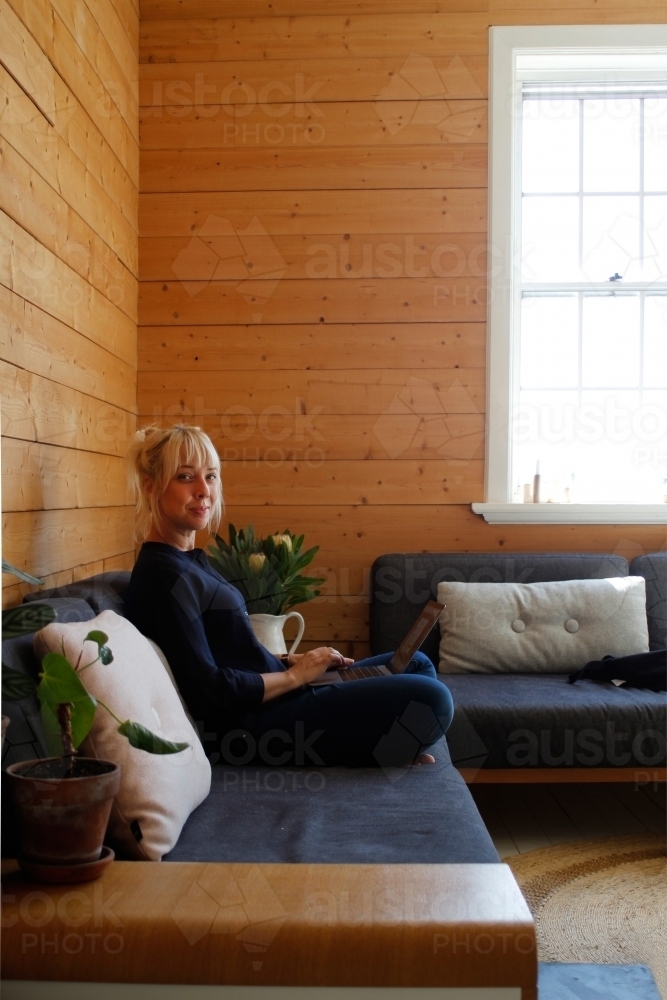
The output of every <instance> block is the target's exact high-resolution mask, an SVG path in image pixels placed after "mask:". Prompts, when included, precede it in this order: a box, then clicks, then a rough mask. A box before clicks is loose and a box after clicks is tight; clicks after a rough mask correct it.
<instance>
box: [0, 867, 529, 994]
mask: <svg viewBox="0 0 667 1000" xmlns="http://www.w3.org/2000/svg"><path fill="white" fill-rule="evenodd" d="M3 882H4V885H5V891H6V893H7V894H8V897H7V903H6V904H5V914H4V915H5V918H6V920H5V922H6V924H7V930H6V931H5V933H4V935H3V962H4V975H5V976H6V977H7V978H11V979H27V978H31V979H35V978H37V979H61V980H74V981H84V982H91V981H92V982H95V981H98V982H100V981H101V982H130V981H131V982H152V983H162V982H166V983H193V984H195V983H202V984H210V985H213V984H219V983H234V984H239V985H242V984H252V985H254V986H262V985H281V984H283V985H286V986H303V985H309V986H317V985H326V986H375V987H397V986H398V987H401V986H402V987H418V986H427V987H445V986H480V987H481V986H514V987H526V988H527V989H533V988H534V986H535V983H536V980H537V954H536V946H535V928H534V925H533V921H532V918H531V916H530V912H529V910H528V907H527V905H526V903H525V901H524V899H523V897H522V895H521V893H520V891H519V888H518V886H517V884H516V882H515V880H514V878H513V876H512V874H511V871H510V869H509V868H508V867H507V866H506V865H500V864H498V865H488V864H487V865H473V864H470V865H305V864H300V865H278V864H268V865H267V864H264V865H250V864H230V865H223V864H209V865H206V864H202V863H194V864H183V863H178V862H172V863H170V864H168V865H155V864H151V863H150V862H123V861H119V862H114V864H113V865H111V866H110V867H109V868H108V869H107V870H106V871H105V872H104V874H103V875H102V878H101V879H100V880H99V881H98V882H97V883H94V884H93V885H82V886H81V887H80V891H79V894H78V895H79V901H80V903H81V902H82V903H83V906H84V912H87V911H88V910H89V908H90V907H92V906H93V905H94V903H93V894H94V891H95V888H96V889H97V891H98V893H103V894H104V895H103V898H104V900H106V901H108V900H110V899H113V900H114V902H113V908H111V906H109V907H108V908H107V909H102V910H101V912H99V928H98V929H99V932H100V933H101V934H102V935H103V937H104V935H105V934H107V933H110V932H111V930H112V929H113V932H114V933H116V934H119V935H120V936H121V939H122V942H123V948H122V950H119V952H118V953H117V954H115V955H108V954H105V953H104V952H102V953H101V954H100V955H95V956H89V955H87V954H86V951H85V950H84V951H81V952H80V953H79V954H78V955H76V956H75V957H74V956H70V955H66V954H64V953H63V951H62V950H61V952H60V953H59V954H57V955H53V953H51V952H48V953H47V954H45V955H44V956H41V955H40V956H31V957H30V960H28V959H27V957H26V956H25V954H22V951H21V948H20V941H21V940H22V939H21V934H23V933H25V931H26V928H27V926H28V924H27V923H26V922H24V920H25V918H22V917H21V916H20V914H21V912H22V910H21V905H22V903H23V901H24V899H25V897H26V896H27V895H28V893H30V892H31V891H33V892H34V889H33V886H32V884H30V883H28V882H27V881H26V880H25V879H23V878H21V876H20V875H19V874H18V872H17V873H16V874H11V873H10V872H9V871H7V872H6V873H5V875H4V878H3ZM93 886H94V887H93ZM239 886H245V887H246V889H247V890H248V892H252V894H253V897H252V898H253V899H256V900H257V906H258V909H259V912H260V913H263V914H265V913H272V914H274V920H275V921H276V923H275V928H276V933H275V935H274V936H275V941H273V937H272V938H271V943H270V944H269V947H268V949H267V950H265V951H264V952H263V954H262V964H261V966H260V967H257V965H255V966H253V963H252V961H251V958H252V956H251V955H249V954H248V952H247V951H246V949H245V947H244V945H243V941H242V940H240V939H238V935H236V934H235V930H236V927H238V913H237V910H238V907H235V908H234V909H233V910H232V908H231V907H230V906H227V907H224V906H223V907H221V905H220V901H223V902H224V901H226V900H227V899H228V898H234V899H236V898H238V899H239V900H240V899H242V898H243V896H242V894H241V892H240V891H239ZM68 891H69V890H68V888H67V887H65V886H51V887H49V888H48V890H47V893H46V896H45V897H40V900H39V902H38V901H37V900H34V902H35V904H36V905H38V906H39V905H41V907H42V908H43V907H44V905H45V903H47V904H50V908H51V909H52V910H55V913H56V914H59V913H61V914H65V913H66V905H65V904H63V903H61V900H62V898H63V897H64V896H65V893H66V892H68ZM230 893H231V894H232V897H230ZM10 896H11V897H13V898H11V899H10ZM68 898H69V897H68ZM70 902H71V900H70ZM25 909H26V907H25V904H24V906H23V911H25ZM99 910H100V907H99V906H98V908H97V911H99ZM227 910H229V911H230V912H229V913H228V912H227ZM97 911H95V912H97ZM36 912H38V911H36ZM360 912H363V913H364V921H363V933H361V932H360V925H359V923H358V922H357V921H356V920H355V921H354V922H351V920H350V914H351V913H354V914H356V913H360ZM31 916H32V912H31ZM112 918H113V919H112ZM244 919H247V918H245V917H244ZM114 921H118V923H114ZM30 926H32V925H30ZM51 926H52V928H53V929H52V933H58V934H64V933H66V932H67V930H68V929H70V926H69V924H68V918H67V916H66V915H64V916H63V917H60V916H57V915H56V916H54V917H53V919H52V921H51ZM119 928H122V930H119ZM220 933H223V934H225V935H226V936H225V937H224V938H223V940H224V942H225V947H224V948H221V946H220V940H221V939H220ZM455 935H456V938H455ZM461 939H463V940H464V941H466V940H467V941H468V942H469V945H470V946H469V947H461V945H460V941H461ZM456 941H458V942H459V946H458V948H455V944H456ZM475 943H477V944H478V947H477V948H476V947H474V945H475ZM484 950H485V951H486V954H484V960H483V961H482V960H481V955H482V952H483V951H484Z"/></svg>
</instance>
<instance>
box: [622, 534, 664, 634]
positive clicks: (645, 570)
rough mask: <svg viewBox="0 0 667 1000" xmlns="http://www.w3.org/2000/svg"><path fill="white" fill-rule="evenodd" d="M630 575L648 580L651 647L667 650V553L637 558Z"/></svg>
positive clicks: (647, 613)
mask: <svg viewBox="0 0 667 1000" xmlns="http://www.w3.org/2000/svg"><path fill="white" fill-rule="evenodd" d="M630 573H631V575H632V576H643V577H644V579H645V580H646V617H647V618H648V637H649V645H650V647H651V649H667V552H653V553H651V555H648V556H636V558H635V559H633V560H632V562H631V563H630Z"/></svg>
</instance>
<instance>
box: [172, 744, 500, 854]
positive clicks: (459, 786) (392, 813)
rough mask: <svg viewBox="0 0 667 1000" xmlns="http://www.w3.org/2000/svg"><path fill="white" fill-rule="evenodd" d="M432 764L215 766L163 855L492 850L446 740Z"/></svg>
mask: <svg viewBox="0 0 667 1000" xmlns="http://www.w3.org/2000/svg"><path fill="white" fill-rule="evenodd" d="M433 754H434V755H435V757H436V763H435V764H434V765H424V766H420V767H413V768H407V769H405V770H397V771H394V772H388V773H385V772H384V771H382V770H381V769H380V768H349V769H348V768H342V767H340V768H337V767H332V768H313V769H304V768H282V767H253V766H252V765H249V766H247V767H229V766H226V765H215V766H214V767H213V781H212V785H211V794H210V795H209V797H208V798H207V799H206V801H205V802H204V803H202V805H200V806H199V808H198V809H196V810H195V812H194V813H193V814H192V816H191V817H190V819H189V820H188V822H187V823H186V824H185V827H184V828H183V833H182V834H181V839H180V840H179V842H178V844H177V845H176V847H175V848H174V850H173V851H171V853H170V854H168V855H167V856H166V857H165V858H164V859H163V860H165V861H228V862H229V861H247V862H264V861H268V862H271V861H273V862H281V861H282V862H285V861H290V862H292V861H296V862H307V863H316V862H318V861H319V862H330V863H335V864H354V863H369V862H371V863H378V864H399V863H403V864H411V863H419V862H422V863H437V864H447V863H450V864H462V863H467V862H471V863H472V862H480V863H483V862H488V863H491V864H493V863H497V861H498V855H497V853H496V851H495V848H494V847H493V843H492V841H491V838H490V836H489V834H488V832H487V830H486V827H485V826H484V823H483V822H482V819H481V817H480V815H479V812H478V811H477V806H476V805H475V803H474V801H473V799H472V796H471V795H470V792H469V791H468V789H467V787H466V785H465V784H464V782H463V780H462V778H461V776H460V775H459V774H458V772H457V771H456V770H455V769H454V768H453V767H452V764H451V761H450V759H449V754H448V752H447V747H446V744H445V743H444V740H443V741H441V742H440V743H438V744H437V745H436V746H435V748H433Z"/></svg>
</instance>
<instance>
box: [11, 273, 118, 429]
mask: <svg viewBox="0 0 667 1000" xmlns="http://www.w3.org/2000/svg"><path fill="white" fill-rule="evenodd" d="M0 358H2V360H3V361H7V362H9V363H10V364H12V365H16V366H17V367H18V368H21V369H24V370H25V371H26V372H31V373H32V374H34V375H40V376H42V378H45V379H49V380H50V381H52V382H56V383H58V384H59V385H63V386H68V387H69V388H71V389H76V390H77V391H79V392H82V393H86V394H87V395H89V396H92V397H94V398H95V399H97V400H101V401H103V402H107V403H113V405H114V406H118V407H120V408H121V409H124V410H127V411H129V412H130V413H132V412H134V410H135V408H136V395H137V379H136V370H135V368H134V365H131V364H128V363H127V362H125V361H121V359H120V358H117V357H116V356H115V355H114V354H111V353H110V352H109V351H107V350H105V349H104V348H103V347H99V346H98V345H97V344H94V343H93V342H92V341H91V340H88V339H87V338H86V337H84V336H82V335H81V334H79V333H77V332H76V331H75V330H72V329H71V327H68V326H66V325H65V324H64V323H61V322H60V321H59V320H57V319H54V317H53V316H50V315H49V314H48V313H46V312H44V311H43V310H42V309H38V308H37V307H36V306H33V305H32V304H31V303H30V302H26V301H25V299H22V298H20V297H19V296H18V295H16V294H15V293H14V292H12V291H10V290H9V289H7V288H5V287H4V285H0Z"/></svg>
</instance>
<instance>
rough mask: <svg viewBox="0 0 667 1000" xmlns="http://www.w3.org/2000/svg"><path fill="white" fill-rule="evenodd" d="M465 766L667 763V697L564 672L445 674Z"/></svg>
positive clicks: (451, 739) (453, 737) (457, 756)
mask: <svg viewBox="0 0 667 1000" xmlns="http://www.w3.org/2000/svg"><path fill="white" fill-rule="evenodd" d="M439 676H440V679H441V680H442V681H443V682H444V683H445V684H446V685H447V687H448V688H449V690H450V692H451V694H452V698H453V699H454V721H453V722H452V725H451V727H450V729H449V731H448V733H447V742H448V743H449V750H450V753H451V755H452V760H453V761H454V763H455V764H456V765H457V766H458V767H503V768H511V767H639V768H646V767H664V766H665V764H666V763H667V760H666V757H665V744H666V733H667V695H666V694H665V692H656V691H647V690H643V689H641V690H640V689H639V688H619V687H615V686H614V685H613V684H600V683H597V682H595V681H590V680H584V681H578V682H577V683H576V684H568V682H567V676H566V675H565V674H450V675H447V676H446V675H444V674H440V675H439Z"/></svg>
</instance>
